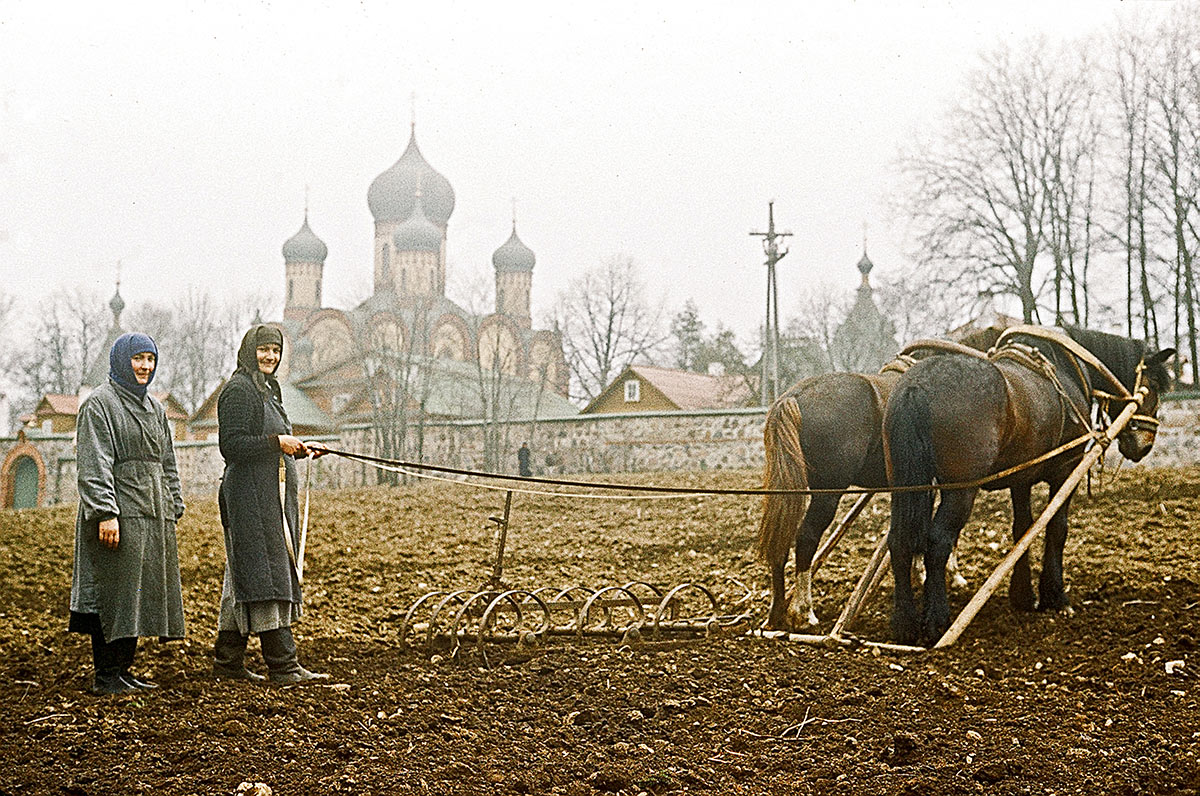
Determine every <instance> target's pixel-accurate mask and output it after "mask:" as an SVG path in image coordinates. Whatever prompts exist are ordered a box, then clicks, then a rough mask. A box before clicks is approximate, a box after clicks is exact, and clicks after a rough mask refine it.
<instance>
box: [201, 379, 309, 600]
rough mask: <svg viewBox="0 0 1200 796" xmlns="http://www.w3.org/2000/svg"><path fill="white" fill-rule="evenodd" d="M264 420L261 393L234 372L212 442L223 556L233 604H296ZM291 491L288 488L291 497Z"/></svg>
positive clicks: (274, 449) (273, 445)
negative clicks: (220, 471)
mask: <svg viewBox="0 0 1200 796" xmlns="http://www.w3.org/2000/svg"><path fill="white" fill-rule="evenodd" d="M280 411H281V412H282V408H281V409H280ZM264 414H265V405H264V400H263V395H262V393H260V392H259V391H258V389H257V388H256V387H255V385H254V382H253V381H252V380H251V379H250V377H249V376H248V375H246V374H245V373H244V372H243V371H240V370H239V371H236V372H235V373H234V374H233V376H231V377H230V379H229V381H228V382H227V383H226V384H225V386H224V388H222V390H221V395H220V396H219V397H218V398H217V428H218V438H219V441H220V449H221V456H222V457H224V459H225V474H224V475H223V476H222V478H221V490H220V499H219V503H220V508H221V524H222V525H223V526H224V528H225V555H226V557H227V559H228V561H229V570H230V573H231V574H232V576H233V596H234V599H235V600H237V601H238V602H240V603H249V602H261V601H264V600H282V601H284V602H291V603H299V602H300V583H299V581H298V580H297V578H296V573H295V571H294V570H293V568H292V562H291V559H290V558H289V557H288V549H287V543H286V542H285V541H284V522H283V506H282V504H281V503H280V500H279V466H280V460H281V457H282V456H283V453H282V451H280V449H279V434H268V433H265V431H264ZM284 417H285V423H286V415H285V416H284ZM285 433H286V432H285ZM287 459H288V462H287V464H288V465H289V467H288V469H289V470H290V471H291V472H293V473H294V471H295V470H294V467H293V466H290V465H291V461H290V460H291V457H290V456H289V457H287ZM294 488H295V487H294V484H292V485H291V490H290V491H293V493H294ZM290 502H292V501H291V500H289V503H290ZM290 513H291V514H292V516H291V517H290V519H291V520H292V522H291V537H292V550H293V551H295V550H296V549H297V544H298V542H299V538H298V534H299V528H297V527H296V522H295V514H294V511H293V512H290Z"/></svg>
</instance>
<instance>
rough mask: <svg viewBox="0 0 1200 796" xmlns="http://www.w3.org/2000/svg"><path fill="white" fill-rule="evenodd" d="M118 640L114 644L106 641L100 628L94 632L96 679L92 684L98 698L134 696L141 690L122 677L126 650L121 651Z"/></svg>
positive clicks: (93, 664)
mask: <svg viewBox="0 0 1200 796" xmlns="http://www.w3.org/2000/svg"><path fill="white" fill-rule="evenodd" d="M123 640H124V639H117V640H116V641H114V642H112V643H108V642H106V641H105V640H104V632H103V631H102V630H100V629H99V628H96V629H95V630H94V631H92V666H93V667H94V668H95V670H96V677H95V679H94V680H93V682H92V688H91V691H92V693H93V694H95V695H96V696H116V695H118V694H133V693H135V692H137V691H138V690H139V689H138V687H137V686H136V685H133V684H132V683H130V682H128V681H126V680H125V678H123V677H122V676H121V668H122V666H124V658H125V655H124V654H123V652H124V650H122V649H120V647H119V642H120V641H123Z"/></svg>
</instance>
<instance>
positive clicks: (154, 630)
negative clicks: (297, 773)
mask: <svg viewBox="0 0 1200 796" xmlns="http://www.w3.org/2000/svg"><path fill="white" fill-rule="evenodd" d="M108 363H109V373H108V381H107V382H106V383H104V384H102V385H100V386H99V387H97V388H96V389H95V390H93V391H92V393H91V394H90V395H88V397H87V399H86V400H85V401H84V402H83V405H82V406H80V407H79V415H78V420H77V422H76V473H77V479H78V485H79V511H78V514H77V515H76V519H75V563H74V567H73V569H72V576H71V621H70V630H72V631H75V632H78V633H87V634H88V635H90V636H91V637H92V663H93V665H94V667H95V680H94V682H93V684H92V692H93V693H95V694H98V695H105V694H127V693H132V692H135V691H140V690H143V689H149V688H155V687H156V686H155V685H154V683H151V682H149V681H148V680H143V679H141V678H138V677H136V676H134V675H133V674H132V673H131V672H130V667H131V666H132V665H133V661H134V656H135V654H136V653H137V643H138V637H139V636H159V637H160V638H164V639H179V638H183V632H184V631H183V595H182V590H181V588H180V582H179V554H178V552H177V549H176V544H175V523H176V521H178V519H179V518H180V517H181V516H183V508H184V507H183V499H182V497H181V496H180V485H179V471H178V470H177V468H176V466H175V449H174V447H172V443H171V430H170V427H169V426H168V424H167V413H166V411H165V410H164V409H163V406H162V404H161V403H159V402H158V400H156V399H155V398H154V397H153V396H151V395H148V394H147V393H146V388H147V387H149V386H150V382H152V381H153V380H154V374H155V371H156V368H157V365H158V347H157V346H155V344H154V341H153V340H152V339H150V338H149V337H148V336H147V335H144V334H123V335H121V336H120V337H118V338H117V340H116V342H114V343H113V346H112V350H111V351H109V356H108Z"/></svg>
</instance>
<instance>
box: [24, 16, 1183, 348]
mask: <svg viewBox="0 0 1200 796" xmlns="http://www.w3.org/2000/svg"><path fill="white" fill-rule="evenodd" d="M416 5H419V6H420V8H419V9H418V10H413V8H412V7H413V6H416ZM1129 5H1131V4H1130V3H1128V2H1127V3H1120V2H1109V1H1108V0H1080V1H1078V2H1073V1H1069V0H1054V1H1053V2H1047V0H1038V1H1037V2H1024V1H1021V2H1004V3H994V2H878V3H877V2H830V1H828V0H826V1H825V2H811V3H809V2H804V3H801V2H779V3H767V2H760V3H749V4H747V3H736V4H735V3H715V2H702V3H697V2H686V3H685V2H679V3H646V2H639V3H563V2H553V3H521V2H514V3H503V4H501V3H457V2H446V1H445V0H441V1H440V2H436V3H434V2H430V3H422V4H411V3H395V2H377V1H375V0H367V1H366V2H272V3H266V2H254V1H253V0H240V1H239V2H204V3H160V2H154V3H149V2H147V3H130V2H118V3H93V2H89V3H83V2H79V3H50V2H42V1H41V0H36V1H35V0H28V1H24V0H22V1H14V0H0V278H2V280H3V282H2V284H0V289H3V290H4V291H7V292H9V293H12V294H16V295H17V296H19V297H26V296H38V295H43V294H45V293H47V292H49V291H50V290H53V289H54V288H56V287H60V286H67V287H73V286H76V285H79V286H84V287H87V288H89V289H95V290H96V291H97V293H98V294H99V295H101V296H102V297H104V298H107V297H108V296H109V295H111V292H112V286H113V282H114V278H115V275H116V263H117V262H118V261H120V262H121V263H122V266H121V268H122V270H121V279H122V283H121V284H122V288H121V292H122V294H123V295H124V296H125V298H126V300H127V301H128V302H129V303H130V304H131V305H136V304H138V303H140V302H144V301H147V300H159V301H163V302H166V301H169V300H170V299H171V298H172V297H173V296H175V295H177V294H178V293H180V292H182V291H183V290H185V289H186V288H187V286H189V285H195V286H198V287H200V288H202V289H207V290H212V291H213V292H215V293H217V294H220V295H224V296H236V295H239V294H243V295H244V294H246V293H254V292H257V293H263V292H269V293H271V294H273V295H274V296H276V297H281V296H282V289H283V258H282V255H281V253H280V247H281V246H282V244H283V242H284V241H285V240H286V239H287V238H288V237H290V236H291V235H292V234H294V233H295V232H296V231H297V230H298V229H299V227H300V224H301V222H302V220H303V214H304V206H305V194H306V186H307V192H308V193H307V195H308V207H309V221H310V224H311V226H312V229H313V231H314V232H316V234H317V235H318V236H320V237H321V239H322V240H324V241H325V243H326V244H327V245H328V247H329V257H328V259H327V261H326V265H325V298H326V303H327V304H331V305H334V306H350V305H351V304H353V303H355V302H356V301H357V300H359V299H361V298H363V297H365V296H366V295H367V294H368V293H369V291H370V280H371V245H372V241H373V222H372V217H371V214H370V212H369V210H368V208H367V188H368V186H369V185H370V184H371V181H372V180H373V179H374V178H375V177H376V176H377V175H378V174H379V173H380V172H382V171H384V170H385V169H387V168H388V167H389V166H391V164H392V163H394V162H395V161H396V159H397V158H398V157H399V156H400V155H401V153H402V152H403V151H404V148H405V145H406V143H407V141H408V136H409V125H410V122H411V121H412V119H413V114H414V108H415V121H416V134H417V140H418V143H419V144H420V147H421V150H422V152H423V153H424V155H425V157H426V159H427V160H428V161H429V162H430V164H431V165H432V166H433V167H434V168H436V169H437V170H438V171H440V172H441V173H442V174H443V175H445V176H446V178H447V179H448V180H449V181H450V183H451V185H452V186H453V188H454V191H455V194H456V197H457V204H456V207H455V211H454V215H453V216H452V217H451V219H450V226H449V243H448V262H449V272H450V273H449V280H450V282H451V285H452V287H451V291H452V292H453V290H454V287H453V286H454V285H461V284H463V283H464V282H466V281H469V280H470V279H472V278H480V277H483V278H486V279H487V280H490V279H491V255H492V252H493V251H494V250H495V249H496V248H497V247H498V246H500V245H501V244H502V243H504V241H505V240H506V239H507V238H508V235H509V232H510V226H511V223H512V221H511V219H512V206H513V199H514V198H515V199H516V206H517V228H518V233H519V234H520V236H521V238H522V240H524V242H525V243H526V244H527V245H528V246H529V247H530V248H531V249H533V251H534V252H535V254H536V255H537V266H536V268H535V270H534V292H533V305H534V306H533V312H534V316H535V318H541V317H542V316H543V315H544V314H546V313H547V312H549V311H550V310H552V308H553V302H554V298H555V296H556V295H557V294H558V293H559V292H560V291H561V290H562V289H563V288H564V287H565V286H566V285H567V283H568V282H569V281H570V280H571V279H572V278H574V277H576V276H577V275H579V274H580V273H581V272H583V271H584V270H586V269H587V268H589V267H591V266H593V265H594V264H596V263H597V262H599V261H600V260H602V259H604V258H606V257H610V256H613V255H625V256H628V257H630V258H632V259H633V260H634V261H635V262H636V263H637V264H638V266H639V268H640V270H641V273H642V274H643V276H644V278H645V279H646V281H647V283H648V284H649V286H650V292H651V294H652V297H655V298H657V297H659V296H662V295H664V294H665V296H666V298H667V302H668V307H669V308H671V309H674V308H676V307H678V306H679V305H680V304H682V302H683V301H684V300H685V299H687V298H693V299H694V300H695V301H696V303H697V304H698V306H699V307H700V310H701V315H702V317H703V318H704V319H705V320H706V321H707V322H708V323H709V324H710V325H715V323H716V322H717V321H718V320H720V321H722V322H724V323H725V324H726V325H727V326H730V327H732V328H733V329H734V330H735V331H737V332H738V334H739V336H741V337H742V339H743V340H744V341H749V340H750V339H751V338H752V336H753V333H754V329H755V328H756V326H757V324H759V323H760V322H761V315H762V304H763V293H764V281H765V280H764V276H765V274H764V271H765V269H764V268H763V266H762V260H763V256H762V248H761V244H760V243H759V242H758V241H757V240H756V239H754V238H751V237H750V236H749V234H748V233H749V232H750V231H751V230H752V229H753V230H760V229H764V228H765V226H766V220H767V218H766V216H767V202H768V201H769V200H772V199H774V200H775V212H776V221H777V224H778V225H779V226H780V227H781V228H783V229H787V230H790V231H791V232H792V233H794V234H793V237H792V238H791V239H790V243H789V245H790V247H791V252H790V254H789V255H788V256H787V258H786V259H785V260H784V261H783V262H782V264H781V266H780V276H779V280H780V294H781V296H780V304H781V312H782V314H783V315H784V316H785V317H787V316H791V315H793V314H794V313H795V310H796V305H797V302H798V297H799V296H800V295H801V292H802V291H803V290H804V289H805V288H806V287H811V286H813V285H816V284H819V283H824V284H829V285H833V286H836V287H837V288H839V289H846V290H850V289H852V288H853V287H854V286H855V285H856V284H857V281H858V274H857V272H856V271H855V270H854V265H855V263H856V262H857V260H858V258H859V256H860V255H861V252H862V245H863V227H864V223H865V224H866V225H867V241H868V242H867V245H868V249H869V252H870V254H871V257H872V259H873V260H874V261H875V263H876V266H877V270H876V274H877V275H880V276H883V275H885V274H886V272H887V271H888V270H890V269H893V268H896V267H898V266H899V265H900V264H901V258H902V256H903V255H902V247H901V243H902V240H901V238H900V234H901V232H902V229H901V228H900V226H899V225H897V224H894V223H893V222H892V221H891V220H890V219H889V218H888V217H887V215H886V212H887V211H886V208H885V204H884V202H883V201H882V200H883V199H884V197H885V196H886V195H887V192H888V190H889V189H890V188H891V186H892V184H893V179H894V174H895V170H894V159H895V155H896V152H897V148H898V147H899V146H900V145H901V144H903V143H904V142H905V141H907V140H910V139H911V137H912V136H913V135H914V134H915V133H917V132H918V131H921V130H927V129H931V128H932V127H933V126H936V124H937V123H938V121H937V120H938V117H939V115H940V114H941V113H943V111H944V110H945V108H946V106H947V103H948V102H950V101H951V100H952V99H953V98H954V97H955V96H956V95H957V93H958V92H959V90H960V86H961V81H962V79H963V77H964V75H965V74H966V71H967V70H968V69H969V68H970V67H971V66H972V65H973V64H974V63H975V59H976V57H977V55H978V53H979V52H980V51H981V50H984V49H987V48H990V47H993V46H995V45H996V44H997V42H999V41H1000V40H1010V41H1018V40H1020V39H1023V38H1025V37H1027V36H1031V35H1036V34H1039V33H1044V34H1046V35H1048V36H1050V37H1054V38H1059V37H1071V36H1076V35H1079V34H1082V33H1085V32H1088V31H1090V30H1094V29H1096V28H1099V27H1102V26H1105V25H1108V24H1109V23H1110V22H1111V21H1112V20H1113V18H1114V17H1115V16H1116V15H1117V14H1118V13H1121V12H1122V7H1128V6H1129ZM1134 5H1147V4H1145V3H1134ZM1152 5H1165V4H1152ZM414 95H415V101H414V99H413V97H414ZM280 306H281V304H280V305H279V306H277V307H275V308H273V309H272V308H266V309H265V310H264V311H265V312H267V314H270V315H274V316H275V317H278V313H279V307H280Z"/></svg>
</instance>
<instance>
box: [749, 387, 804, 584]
mask: <svg viewBox="0 0 1200 796" xmlns="http://www.w3.org/2000/svg"><path fill="white" fill-rule="evenodd" d="M800 423H801V421H800V404H799V402H798V401H797V400H796V398H795V396H784V397H783V398H781V399H779V400H778V401H776V402H775V404H774V406H772V407H771V410H770V411H769V412H768V413H767V422H766V425H764V426H763V446H764V447H765V448H766V454H767V462H766V466H765V467H764V468H763V489H808V464H807V463H806V462H805V460H804V450H803V449H802V448H801V447H800ZM807 509H808V495H763V511H762V519H761V521H760V522H759V526H758V555H759V557H760V558H762V560H764V561H765V562H767V563H768V564H771V565H776V564H782V563H786V562H787V557H788V553H789V552H790V551H791V549H792V545H793V544H795V542H796V532H797V530H798V529H799V526H800V520H802V519H803V518H804V512H805V511H806V510H807Z"/></svg>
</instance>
